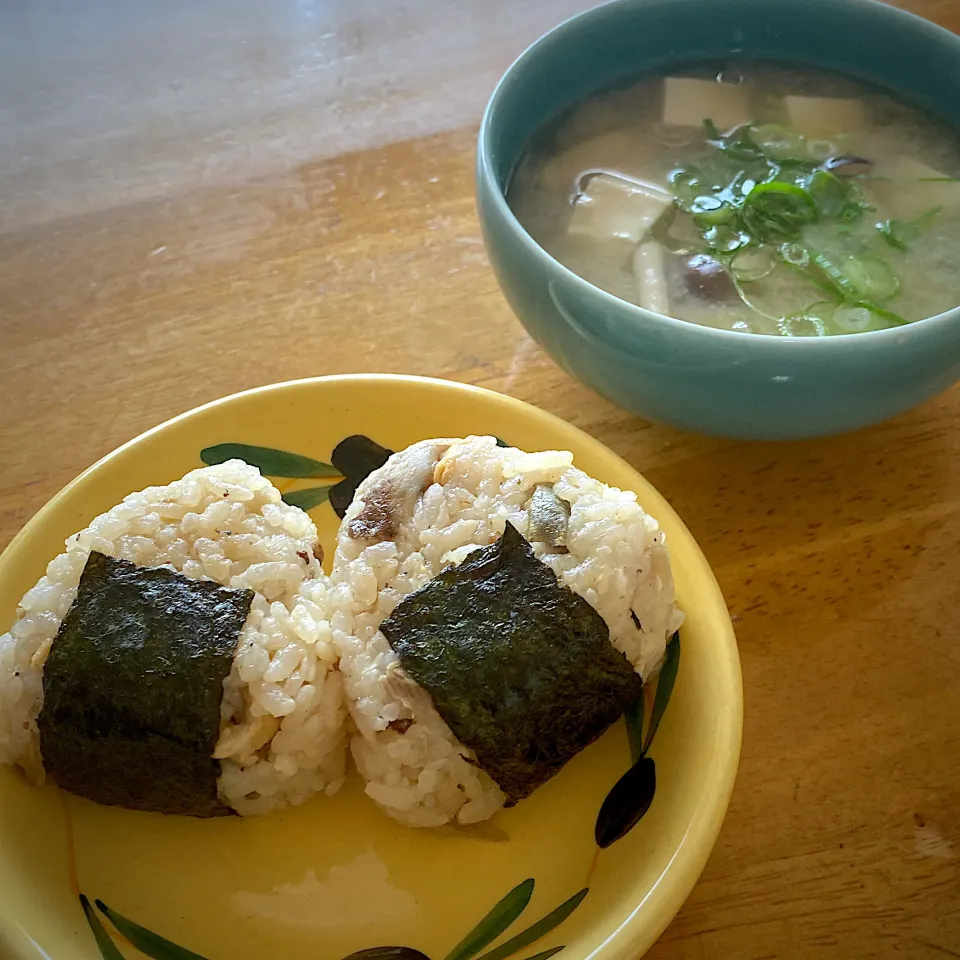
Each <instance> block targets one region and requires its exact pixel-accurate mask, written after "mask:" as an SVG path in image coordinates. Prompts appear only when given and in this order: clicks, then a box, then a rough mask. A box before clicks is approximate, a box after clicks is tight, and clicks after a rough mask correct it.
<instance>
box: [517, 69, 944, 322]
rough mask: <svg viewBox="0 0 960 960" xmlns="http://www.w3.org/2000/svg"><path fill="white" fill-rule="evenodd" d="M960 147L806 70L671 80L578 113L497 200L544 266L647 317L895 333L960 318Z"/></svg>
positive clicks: (616, 92) (851, 85) (548, 135)
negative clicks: (953, 313)
mask: <svg viewBox="0 0 960 960" xmlns="http://www.w3.org/2000/svg"><path fill="white" fill-rule="evenodd" d="M958 178H960V138H958V136H957V131H956V130H954V129H952V128H950V127H948V126H947V125H946V124H944V123H943V122H942V121H939V120H937V119H936V118H934V117H931V116H930V115H929V114H926V113H924V112H922V111H920V110H919V109H917V108H916V107H912V106H910V105H908V104H906V103H904V102H903V101H901V100H898V99H895V98H894V97H892V96H891V95H890V94H888V93H886V92H884V91H883V90H881V89H878V88H876V87H873V86H868V85H865V84H863V83H860V82H857V81H855V80H852V79H850V78H848V77H844V76H841V75H837V74H833V73H828V72H825V71H821V70H815V69H811V68H794V67H781V66H776V65H771V64H759V63H747V62H737V63H726V64H714V65H711V66H703V67H696V68H689V69H683V70H675V71H673V72H672V74H671V75H670V76H666V77H653V78H645V79H642V80H640V81H637V82H633V83H630V84H628V85H623V86H620V87H617V88H616V89H611V90H607V91H606V92H603V93H600V94H598V95H596V96H594V97H592V98H590V99H588V100H585V101H583V102H581V103H578V104H577V105H576V106H574V107H573V108H571V109H570V110H568V111H567V112H566V113H564V114H563V115H562V116H561V117H560V118H559V119H558V120H556V121H555V122H553V123H551V124H549V125H548V126H547V127H545V128H544V129H543V130H541V131H540V132H539V133H537V135H536V136H535V137H534V138H533V140H532V142H531V144H530V146H529V148H528V149H527V151H526V152H525V154H524V156H523V157H522V158H521V160H520V163H519V164H518V166H517V169H516V170H515V172H514V175H513V177H512V178H511V182H510V185H509V190H508V193H507V199H508V201H509V203H510V206H511V208H512V209H513V211H514V213H515V214H516V216H517V218H518V219H519V220H520V222H521V223H522V224H523V226H524V227H525V228H526V229H527V230H528V231H529V232H530V234H531V235H532V236H533V238H534V239H535V240H536V241H537V243H539V244H540V245H541V246H542V247H543V248H544V249H545V250H546V251H547V252H548V253H550V254H551V255H552V256H553V257H555V258H556V259H557V260H559V261H560V262H561V263H562V264H564V265H565V266H566V267H568V268H569V269H570V270H572V271H574V272H575V273H577V274H579V275H580V276H581V277H583V278H584V279H585V280H588V281H590V282H591V283H593V284H595V285H596V286H598V287H602V288H603V289H604V290H606V291H608V292H609V293H612V294H613V295H614V296H617V297H620V298H621V299H623V300H628V301H630V302H631V303H635V304H638V305H640V306H642V307H646V308H647V309H648V310H652V311H654V312H656V313H661V314H665V315H667V316H672V317H677V318H679V319H681V320H687V321H690V322H692V323H699V324H703V325H704V326H709V327H719V328H721V329H725V330H734V331H741V332H744V333H759V334H773V335H780V336H792V337H797V336H829V335H835V334H848V333H860V332H864V331H870V330H882V329H884V328H887V327H895V326H899V325H901V324H904V323H909V322H911V321H914V320H920V319H922V318H924V317H930V316H934V315H935V314H938V313H942V312H943V311H945V310H949V309H951V308H952V307H955V306H957V304H958V303H960V179H958Z"/></svg>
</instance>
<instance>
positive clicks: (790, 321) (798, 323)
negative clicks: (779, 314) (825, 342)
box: [779, 314, 828, 337]
mask: <svg viewBox="0 0 960 960" xmlns="http://www.w3.org/2000/svg"><path fill="white" fill-rule="evenodd" d="M779 327H780V332H781V333H782V334H783V336H785V337H826V336H828V333H827V325H826V324H825V323H824V322H823V320H822V319H821V318H820V317H814V316H807V315H806V314H796V315H794V316H792V317H784V318H783V319H782V320H781V321H780V323H779Z"/></svg>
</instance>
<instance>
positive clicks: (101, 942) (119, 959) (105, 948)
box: [80, 893, 123, 960]
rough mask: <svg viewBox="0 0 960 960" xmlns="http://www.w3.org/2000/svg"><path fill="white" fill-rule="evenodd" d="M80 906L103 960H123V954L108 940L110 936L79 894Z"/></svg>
mask: <svg viewBox="0 0 960 960" xmlns="http://www.w3.org/2000/svg"><path fill="white" fill-rule="evenodd" d="M80 906H81V907H83V915H84V916H85V917H86V918H87V923H89V924H90V929H91V930H92V931H93V937H94V939H95V940H96V941H97V947H98V948H99V950H100V956H101V957H103V960H123V954H122V953H121V952H120V951H119V950H118V949H117V947H116V944H115V943H114V942H113V941H112V940H111V939H110V934H108V933H107V931H106V930H104V928H103V924H102V923H101V922H100V918H99V917H98V916H97V915H96V914H95V913H94V912H93V907H91V906H90V901H89V900H88V899H87V898H86V897H85V896H84V895H83V894H82V893H81V894H80Z"/></svg>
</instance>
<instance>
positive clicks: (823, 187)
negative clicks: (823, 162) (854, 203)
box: [808, 170, 850, 219]
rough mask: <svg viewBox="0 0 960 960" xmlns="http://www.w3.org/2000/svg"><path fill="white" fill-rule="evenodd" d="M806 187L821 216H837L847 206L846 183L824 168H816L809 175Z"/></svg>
mask: <svg viewBox="0 0 960 960" xmlns="http://www.w3.org/2000/svg"><path fill="white" fill-rule="evenodd" d="M808 189H809V190H810V193H811V194H812V195H813V198H814V200H816V202H817V206H818V207H819V208H820V216H822V217H827V218H828V219H832V218H834V217H839V216H840V215H841V213H843V211H844V210H845V209H846V208H847V204H848V203H849V198H850V191H849V190H848V188H847V184H845V183H844V182H843V181H842V180H840V179H839V177H835V176H834V175H833V174H832V173H827V171H826V170H818V171H817V172H816V173H814V174H813V176H812V177H810V182H809V184H808Z"/></svg>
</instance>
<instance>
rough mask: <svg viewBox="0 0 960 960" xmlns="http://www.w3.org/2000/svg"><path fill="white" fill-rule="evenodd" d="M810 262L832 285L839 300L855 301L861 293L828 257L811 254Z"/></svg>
mask: <svg viewBox="0 0 960 960" xmlns="http://www.w3.org/2000/svg"><path fill="white" fill-rule="evenodd" d="M810 259H811V262H812V263H813V265H814V266H816V267H817V268H818V269H819V270H820V271H821V273H822V274H823V275H824V276H825V277H826V278H827V279H828V280H829V281H830V282H831V283H832V284H833V286H834V287H835V288H836V291H837V292H839V293H840V298H841V299H850V300H857V299H859V298H860V296H861V293H860V291H859V289H858V288H857V287H856V286H855V285H854V283H853V281H852V280H851V279H850V278H849V277H848V276H847V275H846V274H845V273H844V272H843V271H842V270H841V269H840V268H839V267H838V266H837V265H836V264H835V263H834V262H833V261H832V260H830V259H829V258H828V257H826V256H824V255H823V254H822V253H816V252H813V253H812V254H811V258H810Z"/></svg>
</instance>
